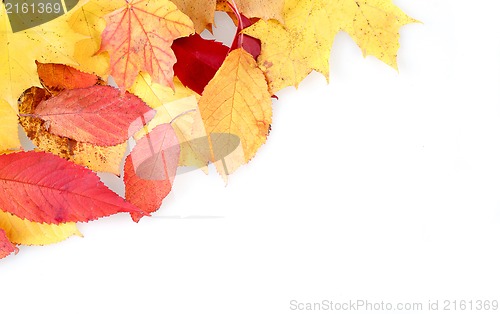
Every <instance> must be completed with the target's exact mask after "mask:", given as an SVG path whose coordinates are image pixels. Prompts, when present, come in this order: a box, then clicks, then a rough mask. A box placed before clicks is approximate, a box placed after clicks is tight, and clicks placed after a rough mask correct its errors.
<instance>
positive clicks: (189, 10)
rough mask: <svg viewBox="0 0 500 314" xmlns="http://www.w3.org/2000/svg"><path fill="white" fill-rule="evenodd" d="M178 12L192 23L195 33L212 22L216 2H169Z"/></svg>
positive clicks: (193, 0) (203, 0)
mask: <svg viewBox="0 0 500 314" xmlns="http://www.w3.org/2000/svg"><path fill="white" fill-rule="evenodd" d="M171 1H172V2H173V3H174V4H175V5H176V6H177V8H179V10H181V11H182V12H183V13H184V14H186V15H187V16H189V18H191V20H192V21H193V24H194V28H195V29H196V32H197V33H201V32H203V30H205V28H207V27H209V25H211V24H213V22H214V13H215V3H216V0H171Z"/></svg>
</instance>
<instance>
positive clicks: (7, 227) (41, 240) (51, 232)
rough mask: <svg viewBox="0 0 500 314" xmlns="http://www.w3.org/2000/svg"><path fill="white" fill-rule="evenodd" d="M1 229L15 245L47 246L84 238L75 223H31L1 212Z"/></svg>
mask: <svg viewBox="0 0 500 314" xmlns="http://www.w3.org/2000/svg"><path fill="white" fill-rule="evenodd" d="M0 229H3V230H4V231H5V234H6V235H7V237H8V238H9V240H10V241H11V242H12V243H14V244H23V245H46V244H52V243H57V242H61V241H63V240H65V239H67V238H69V237H71V236H74V235H76V236H80V237H81V236H82V234H81V233H80V231H78V229H77V227H76V224H75V223H73V222H70V223H64V224H59V225H53V224H46V223H37V222H31V221H29V220H27V219H21V218H19V217H17V216H14V215H12V214H10V213H7V212H4V211H2V210H0Z"/></svg>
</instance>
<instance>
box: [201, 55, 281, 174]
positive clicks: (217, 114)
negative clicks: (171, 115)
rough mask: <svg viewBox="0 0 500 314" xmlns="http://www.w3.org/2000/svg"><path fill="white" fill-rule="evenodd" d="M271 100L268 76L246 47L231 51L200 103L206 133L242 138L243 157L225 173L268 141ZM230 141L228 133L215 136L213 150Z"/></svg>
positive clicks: (248, 157)
mask: <svg viewBox="0 0 500 314" xmlns="http://www.w3.org/2000/svg"><path fill="white" fill-rule="evenodd" d="M271 103H272V102H271V95H270V94H269V92H268V88H267V82H266V79H265V77H264V74H263V73H262V71H261V70H260V69H259V68H258V66H257V63H256V62H255V60H254V59H253V57H252V56H251V55H250V54H248V53H247V52H246V51H244V50H243V49H237V50H234V51H232V52H231V53H230V54H229V55H228V56H227V58H226V60H225V61H224V63H223V64H222V66H221V68H220V69H219V70H218V71H217V73H216V74H215V76H214V78H213V79H212V80H211V81H210V83H208V85H207V86H206V87H205V90H204V92H203V95H202V97H201V99H200V102H199V108H200V112H201V117H202V118H203V122H204V124H205V129H206V132H207V134H209V135H213V134H233V135H236V136H237V137H239V139H240V141H241V146H242V148H243V157H244V158H243V160H232V164H231V165H227V164H226V165H224V168H226V169H224V172H225V173H231V172H233V171H234V170H235V169H236V168H237V167H238V166H240V165H241V164H242V163H246V162H248V161H249V160H250V159H252V158H253V156H255V153H256V152H257V150H258V149H259V147H260V146H261V145H262V144H263V143H264V142H265V141H266V139H267V135H268V133H269V129H270V125H271V117H272V106H271ZM229 140H230V138H228V137H226V136H218V137H216V138H213V137H212V138H211V144H212V150H214V149H215V148H216V147H217V150H220V149H221V148H222V149H223V148H224V147H226V146H231V143H228V142H225V141H229ZM228 152H229V151H228ZM214 161H216V160H214ZM223 162H225V161H224V160H223Z"/></svg>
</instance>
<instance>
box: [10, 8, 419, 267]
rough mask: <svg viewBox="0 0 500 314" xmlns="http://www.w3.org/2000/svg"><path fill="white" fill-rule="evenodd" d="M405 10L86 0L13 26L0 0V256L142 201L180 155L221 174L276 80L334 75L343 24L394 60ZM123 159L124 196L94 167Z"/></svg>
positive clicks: (261, 132) (263, 110)
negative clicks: (25, 144)
mask: <svg viewBox="0 0 500 314" xmlns="http://www.w3.org/2000/svg"><path fill="white" fill-rule="evenodd" d="M216 10H219V11H224V12H227V13H228V14H229V15H230V16H231V17H232V19H233V20H234V22H235V28H234V32H235V36H234V41H233V44H232V45H231V47H227V46H224V45H223V44H221V43H219V42H216V41H213V40H208V39H204V37H205V34H207V32H209V31H210V30H211V28H212V25H213V23H214V12H215V11H216ZM411 22H415V20H413V19H412V18H410V17H408V16H407V15H406V14H405V13H403V12H402V11H401V10H400V9H398V8H397V7H396V6H394V5H393V4H392V1H391V0H363V1H360V0H268V1H255V0H254V1H249V0H230V1H223V0H208V1H200V0H171V1H168V0H148V1H146V0H129V1H125V0H86V1H80V2H79V3H78V5H76V6H75V7H74V8H73V9H72V10H71V11H69V12H68V13H67V14H65V15H62V16H60V17H58V18H56V19H54V20H51V21H49V22H46V23H44V24H41V25H38V26H35V27H32V28H30V29H27V30H22V31H17V32H13V31H12V27H11V26H10V23H9V16H8V14H7V12H6V9H5V5H4V4H3V3H2V4H0V45H1V46H2V50H0V58H1V60H2V64H1V65H0V152H2V154H1V155H0V209H1V210H0V258H3V257H5V256H8V255H9V254H11V253H12V252H17V250H18V249H17V247H16V245H19V244H22V245H43V244H49V243H54V242H57V241H61V240H63V239H65V238H67V237H69V236H72V235H79V234H80V233H79V231H78V229H77V227H76V224H75V223H77V222H87V221H90V220H94V219H98V218H100V217H103V216H108V215H112V214H115V213H120V212H127V213H130V215H131V216H132V218H133V219H134V220H135V221H138V220H139V219H140V218H141V217H143V216H144V215H150V214H151V213H152V212H154V211H156V210H157V209H158V208H159V207H160V206H161V204H162V201H163V199H164V198H165V197H166V196H167V195H168V193H169V192H170V190H171V188H172V184H173V180H174V178H175V175H176V171H177V167H179V166H190V167H197V168H202V167H206V166H207V165H208V163H214V164H215V166H216V168H217V170H218V172H219V173H220V174H221V175H222V176H223V177H224V178H227V176H228V175H229V174H231V173H232V172H234V171H235V170H236V169H237V168H238V167H239V166H241V165H243V164H245V163H247V162H249V161H250V160H251V159H252V158H253V157H254V156H255V154H256V152H257V150H258V149H259V147H260V146H262V144H264V143H265V141H266V139H267V136H268V134H269V132H270V130H271V121H272V101H271V99H272V97H273V95H274V94H275V93H277V92H278V91H279V90H281V89H283V88H284V87H287V86H296V87H297V86H298V84H299V83H300V82H301V81H302V80H303V79H304V78H305V77H306V76H307V75H308V74H309V73H310V72H311V71H313V70H314V71H318V72H320V73H322V74H323V75H325V77H326V78H327V79H328V77H329V73H328V71H329V64H328V62H329V57H330V52H331V48H332V44H333V40H334V38H335V35H336V34H337V33H338V32H340V31H344V32H347V33H348V34H350V35H351V37H352V38H353V39H354V40H355V41H356V43H357V44H358V45H359V47H360V48H361V51H362V52H363V55H365V56H366V55H373V56H375V57H377V58H379V59H380V60H382V61H384V62H385V63H387V64H388V65H390V66H392V67H394V68H396V67H397V62H396V56H397V51H398V48H399V43H398V40H399V29H400V27H401V26H403V25H405V24H408V23H411ZM200 35H203V37H202V36H200ZM111 78H112V80H114V82H115V83H116V86H117V87H118V88H115V87H113V86H109V85H107V84H106V82H107V81H108V79H111ZM19 124H20V125H21V126H22V129H23V130H24V132H25V133H26V134H27V136H28V137H29V138H30V139H31V140H32V142H33V143H34V145H35V146H36V148H35V149H34V150H32V151H24V150H23V148H22V147H21V145H20V141H19V137H18V125H19ZM131 138H133V140H130V139H131ZM127 143H132V144H135V146H134V147H133V148H132V150H131V152H130V153H129V154H128V156H125V153H126V147H127ZM123 161H124V166H123V181H124V185H125V196H124V197H121V196H119V195H117V194H116V193H114V192H113V191H111V190H110V189H109V188H107V187H106V186H105V185H104V184H103V183H102V182H101V181H100V179H99V177H98V176H97V174H96V172H100V171H106V172H111V173H114V174H116V175H120V174H121V173H122V168H121V167H122V166H121V165H122V162H123Z"/></svg>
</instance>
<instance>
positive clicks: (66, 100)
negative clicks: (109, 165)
mask: <svg viewBox="0 0 500 314" xmlns="http://www.w3.org/2000/svg"><path fill="white" fill-rule="evenodd" d="M34 115H35V116H36V117H39V118H41V119H43V120H45V121H46V122H47V125H48V127H49V131H50V132H51V133H53V134H56V135H59V136H64V137H69V138H72V139H74V140H76V141H79V142H85V143H91V144H95V145H99V146H113V145H117V144H120V143H123V142H125V141H126V140H127V139H128V138H129V137H130V136H131V135H133V134H134V133H135V132H137V131H138V130H139V129H140V128H141V127H142V126H143V125H145V124H146V123H147V122H148V121H149V120H151V119H152V118H153V116H154V110H153V109H151V108H150V107H149V106H147V105H146V104H145V103H144V102H143V101H142V100H141V99H140V98H139V97H137V96H135V95H133V94H130V93H128V92H126V93H125V94H120V91H119V90H118V89H116V88H113V87H111V86H98V85H97V86H92V87H90V88H85V89H73V90H65V91H63V92H61V93H60V94H58V95H57V96H55V97H52V98H50V99H47V100H45V101H42V102H41V103H40V104H39V105H38V106H37V107H36V108H35V111H34Z"/></svg>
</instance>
